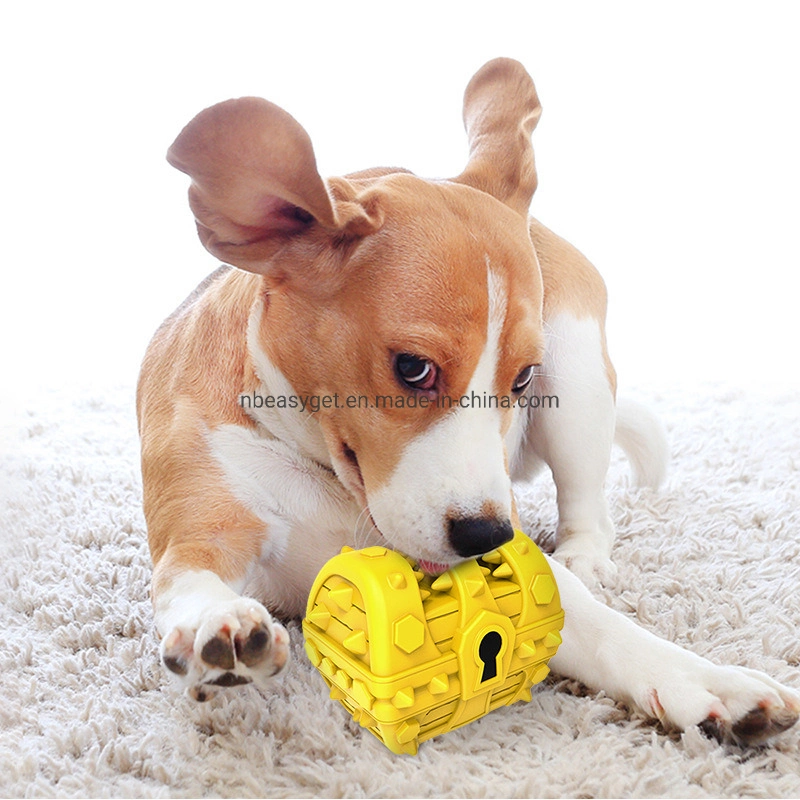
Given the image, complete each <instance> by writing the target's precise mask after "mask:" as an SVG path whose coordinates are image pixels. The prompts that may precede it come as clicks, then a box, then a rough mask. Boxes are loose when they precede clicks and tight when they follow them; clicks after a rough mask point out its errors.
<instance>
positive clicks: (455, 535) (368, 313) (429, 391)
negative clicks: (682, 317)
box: [169, 59, 543, 569]
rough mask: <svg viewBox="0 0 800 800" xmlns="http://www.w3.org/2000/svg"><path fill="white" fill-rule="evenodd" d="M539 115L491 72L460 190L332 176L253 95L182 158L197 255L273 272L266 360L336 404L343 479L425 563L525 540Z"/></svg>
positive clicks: (288, 123)
mask: <svg viewBox="0 0 800 800" xmlns="http://www.w3.org/2000/svg"><path fill="white" fill-rule="evenodd" d="M539 114H540V105H539V101H538V98H537V95H536V90H535V89H534V86H533V82H532V81H531V79H530V77H529V76H528V74H527V73H526V72H525V70H524V69H523V67H522V66H521V65H520V64H518V63H517V62H515V61H511V60H508V59H497V60H495V61H492V62H490V63H489V64H487V65H486V66H484V67H483V68H482V69H481V70H480V71H479V72H478V73H477V75H475V77H474V78H473V79H472V81H471V82H470V84H469V86H468V87H467V91H466V94H465V101H464V119H465V123H466V128H467V133H468V136H469V141H470V158H469V162H468V164H467V167H466V169H465V170H464V172H462V174H461V175H459V176H458V177H457V178H455V179H453V180H449V181H428V180H423V179H420V178H417V177H416V176H414V175H411V174H410V173H405V172H399V171H394V170H372V171H367V172H364V173H359V174H356V175H351V176H348V177H346V178H332V179H330V180H328V181H327V182H325V181H323V180H322V178H320V176H319V174H318V172H317V168H316V162H315V158H314V152H313V149H312V146H311V142H310V140H309V138H308V135H307V134H306V132H305V131H304V130H303V129H302V128H301V127H300V125H299V124H298V123H297V122H296V121H295V120H294V119H293V118H292V117H290V116H289V115H288V114H287V113H286V112H285V111H282V110H281V109H280V108H278V107H277V106H274V105H272V104H271V103H268V102H266V101H264V100H259V99H255V98H244V99H240V100H232V101H228V102H226V103H221V104H219V105H217V106H214V107H212V108H210V109H207V110H206V111H203V112H202V113H200V114H199V115H198V116H197V117H196V118H195V119H194V120H193V121H192V122H191V123H189V125H188V126H187V127H186V128H185V129H184V131H183V132H182V133H181V135H180V136H179V137H178V139H177V140H176V141H175V143H174V144H173V146H172V148H171V149H170V151H169V160H170V163H172V164H173V165H174V166H176V167H177V168H178V169H180V170H182V171H184V172H186V173H188V174H189V175H190V176H191V178H192V186H191V189H190V204H191V207H192V209H193V211H194V214H195V217H196V219H197V227H198V231H199V234H200V238H201V240H202V242H203V244H204V245H205V246H206V247H207V248H208V250H209V251H210V252H212V253H213V254H214V255H216V256H217V257H219V258H220V259H222V260H223V261H225V262H227V263H230V264H233V265H235V266H237V267H240V268H242V269H245V270H249V271H251V272H255V273H259V274H261V275H262V276H263V280H264V305H263V311H262V313H261V317H260V320H259V321H258V327H257V333H256V336H255V337H254V339H255V340H254V341H253V340H251V342H250V347H251V351H252V350H253V349H254V348H255V349H256V350H258V351H259V352H260V357H254V361H255V362H256V364H257V365H258V364H259V363H261V364H268V365H269V371H270V372H271V373H272V377H273V379H274V376H275V375H280V376H281V378H282V379H285V381H286V382H287V384H288V386H289V387H291V391H292V392H293V393H295V394H296V395H299V396H315V397H320V398H330V400H328V401H327V402H326V403H324V404H323V407H321V408H320V410H319V411H318V412H317V413H315V414H314V417H315V419H316V420H317V421H318V423H319V425H320V427H321V430H322V432H323V435H324V439H325V443H326V446H327V449H328V451H329V454H330V460H331V464H332V466H333V468H334V469H335V471H336V473H337V475H338V476H339V478H340V480H341V481H342V482H343V483H344V484H345V486H347V487H348V489H349V490H350V491H351V492H352V493H353V494H354V495H355V496H356V497H358V498H359V500H361V502H363V503H364V504H366V505H367V506H368V508H369V512H370V514H371V515H372V518H373V519H374V521H375V523H376V525H377V526H378V528H379V529H380V531H381V532H382V534H383V535H384V536H385V538H386V539H387V540H388V541H389V542H390V543H391V544H392V545H393V546H395V547H397V548H398V549H400V550H403V551H405V552H407V553H408V554H410V555H412V556H415V557H416V558H419V559H421V560H423V562H427V563H428V564H429V566H430V568H431V569H434V568H435V567H437V566H438V567H439V568H444V567H446V566H447V565H449V564H452V563H454V562H456V561H458V560H460V559H462V558H465V557H469V556H472V555H476V554H479V553H483V552H486V551H488V550H491V549H493V548H494V547H496V546H498V545H499V544H501V543H503V542H504V541H507V540H508V539H510V538H511V534H512V532H511V522H510V520H511V503H512V501H511V485H510V480H509V477H508V470H507V464H506V457H505V450H504V437H505V435H506V433H507V432H508V430H509V427H510V426H511V423H512V415H513V413H514V412H513V409H512V407H511V406H512V404H513V402H514V400H515V399H516V397H517V396H518V395H519V394H520V393H521V392H522V391H524V389H525V388H526V386H527V385H528V383H529V382H530V379H531V375H532V367H533V365H535V364H537V363H539V362H540V360H541V358H542V349H543V333H542V282H541V275H540V271H539V267H538V263H537V260H536V254H535V252H534V249H533V246H532V244H531V241H530V237H529V234H528V225H527V212H528V206H529V204H530V200H531V197H532V195H533V192H534V190H535V188H536V169H535V166H534V158H533V150H532V147H531V143H530V134H531V131H532V130H533V128H534V127H535V125H536V122H537V121H538V118H539ZM261 377H262V379H263V380H265V381H266V380H267V376H264V375H262V376H261ZM325 405H327V406H328V407H327V408H326V407H325ZM487 405H491V406H492V407H491V408H487V407H486V406H487ZM298 417H299V415H298ZM297 424H298V426H301V427H302V426H307V425H308V420H307V419H298V423H297Z"/></svg>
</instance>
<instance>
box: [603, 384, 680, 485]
mask: <svg viewBox="0 0 800 800" xmlns="http://www.w3.org/2000/svg"><path fill="white" fill-rule="evenodd" d="M614 441H615V442H616V443H617V444H618V445H619V446H620V447H621V448H622V449H623V450H624V451H625V455H626V456H627V457H628V460H629V461H630V462H631V468H632V470H633V480H634V483H635V484H636V485H637V486H646V487H649V488H651V489H657V488H658V487H659V486H660V485H661V484H662V483H663V482H664V478H665V477H666V474H667V461H668V459H669V445H668V444H667V434H666V431H665V430H664V426H663V425H662V424H661V421H660V420H659V419H658V417H656V415H655V414H653V412H652V411H650V409H648V408H646V407H645V406H643V405H641V404H639V403H635V402H634V401H632V400H617V425H616V428H615V430H614Z"/></svg>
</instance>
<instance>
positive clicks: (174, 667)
mask: <svg viewBox="0 0 800 800" xmlns="http://www.w3.org/2000/svg"><path fill="white" fill-rule="evenodd" d="M164 666H165V667H166V668H167V669H168V670H169V671H170V672H174V673H175V674H176V675H186V674H187V673H188V672H189V664H188V663H187V662H186V660H185V659H183V658H180V656H168V655H165V656H164Z"/></svg>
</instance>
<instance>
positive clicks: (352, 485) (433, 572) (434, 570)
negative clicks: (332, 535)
mask: <svg viewBox="0 0 800 800" xmlns="http://www.w3.org/2000/svg"><path fill="white" fill-rule="evenodd" d="M340 452H341V454H342V460H343V461H344V464H345V473H346V476H347V482H346V485H347V488H348V489H349V490H350V491H351V492H352V493H353V494H354V495H356V497H358V498H359V500H361V502H362V503H363V504H364V507H365V508H367V507H368V506H367V493H366V489H365V488H364V476H363V475H362V474H361V467H360V466H359V464H358V456H356V453H355V451H354V450H353V448H352V447H350V446H349V445H348V444H347V442H342V443H341V447H340ZM370 519H371V517H370ZM372 524H373V525H374V526H375V528H376V530H377V529H378V526H377V525H375V521H374V520H372ZM412 558H413V556H412ZM414 560H415V561H416V562H417V566H418V567H419V568H420V569H421V570H422V571H423V572H424V573H425V574H426V575H430V576H432V577H436V576H437V575H441V574H442V573H443V572H447V570H449V569H450V567H452V566H453V565H452V564H449V563H446V562H442V561H431V560H429V559H426V558H419V559H414Z"/></svg>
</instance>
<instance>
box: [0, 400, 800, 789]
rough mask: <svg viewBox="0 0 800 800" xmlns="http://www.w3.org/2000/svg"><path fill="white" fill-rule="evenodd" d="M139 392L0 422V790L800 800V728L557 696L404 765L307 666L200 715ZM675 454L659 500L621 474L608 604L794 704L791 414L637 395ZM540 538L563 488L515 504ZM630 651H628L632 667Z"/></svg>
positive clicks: (799, 417) (796, 524)
mask: <svg viewBox="0 0 800 800" xmlns="http://www.w3.org/2000/svg"><path fill="white" fill-rule="evenodd" d="M132 397H133V391H132V389H131V388H126V389H118V390H115V391H113V392H110V391H95V392H88V393H84V394H75V393H68V392H63V391H62V392H60V393H53V394H51V395H40V396H39V397H38V398H37V401H36V403H35V404H33V403H32V404H31V406H30V408H29V409H22V410H17V411H12V410H10V409H9V408H8V407H6V409H5V411H4V412H3V417H2V420H1V421H2V425H3V427H4V429H5V430H4V436H3V440H2V445H0V446H2V461H1V462H0V473H1V474H0V480H1V481H2V483H0V508H2V539H0V604H2V612H1V614H2V616H0V620H2V622H1V623H0V675H2V689H0V726H1V727H0V795H3V796H26V797H41V796H53V795H55V796H62V797H81V796H90V797H92V796H136V797H166V796H171V797H234V796H239V797H258V796H274V797H284V796H297V797H314V796H332V797H340V796H351V797H364V796H367V797H370V796H371V797H398V796H419V797H429V796H431V797H435V796H440V797H457V796H462V797H495V796H505V797H535V796H546V797H559V796H564V797H607V796H640V797H644V796H647V797H656V796H659V797H674V796H684V797H710V796H726V797H733V796H737V797H742V796H746V797H767V796H782V797H788V796H798V795H800V755H798V742H799V741H800V731H798V730H793V731H789V732H787V733H786V734H784V735H783V736H782V737H781V738H779V739H778V740H777V742H776V743H775V744H774V745H772V746H771V747H767V748H764V749H756V750H739V749H737V748H734V747H723V746H720V745H718V744H717V743H716V742H713V741H709V740H707V739H705V738H703V736H702V735H701V734H700V732H699V731H698V730H697V729H692V730H689V731H687V732H686V733H684V734H682V735H679V734H674V733H672V734H670V733H666V732H665V731H663V730H662V729H661V728H660V727H659V726H658V725H656V724H653V723H651V722H649V721H646V720H644V719H642V718H639V717H635V716H633V717H632V716H631V715H630V714H629V713H628V712H627V711H626V709H624V708H623V707H621V706H619V705H617V704H615V703H614V702H613V701H611V700H610V699H608V698H606V697H604V696H602V695H601V696H596V695H593V694H590V693H587V692H586V691H585V690H583V689H582V688H581V687H580V686H578V685H576V684H574V683H570V682H566V681H559V680H557V679H549V680H548V681H547V682H546V683H545V684H544V685H542V686H541V687H540V688H539V690H538V691H537V692H535V693H534V697H533V701H532V702H531V703H529V704H518V705H516V706H513V707H510V708H506V709H503V710H500V711H496V712H494V713H493V714H491V715H489V716H488V717H485V718H484V719H482V720H480V721H478V722H476V723H473V724H471V725H468V726H467V727H465V728H462V729H460V730H459V731H456V732H454V733H451V734H448V735H446V736H443V737H440V738H439V739H436V740H433V741H430V742H428V743H425V744H423V745H422V747H421V750H420V754H419V755H418V756H417V757H407V756H395V755H392V754H391V753H390V752H389V751H388V750H386V749H385V748H384V747H383V745H382V744H380V743H379V742H378V741H377V740H376V739H374V738H373V737H372V736H371V735H370V734H368V733H365V732H362V730H361V729H360V728H359V727H358V726H357V725H356V724H355V723H354V722H352V720H350V719H349V717H348V716H347V715H346V713H345V712H344V710H343V709H342V708H341V707H339V706H338V705H337V704H334V703H333V702H331V701H329V700H328V698H327V693H326V691H325V689H324V687H323V683H322V679H321V678H320V677H319V676H318V675H317V674H316V673H315V671H314V670H313V669H312V668H311V666H310V665H309V664H308V662H307V661H306V659H305V656H304V654H303V651H302V648H301V647H300V636H299V635H298V633H299V631H298V627H297V625H296V624H295V625H294V626H293V628H292V631H291V632H292V633H293V634H294V647H293V656H294V662H293V664H292V665H291V668H290V669H289V670H288V673H286V674H285V675H284V677H283V678H282V679H281V680H280V681H279V682H277V683H276V684H275V689H274V691H273V692H272V693H271V694H270V695H269V696H266V697H264V696H261V695H259V694H258V693H257V692H256V691H255V690H254V689H252V688H250V687H245V688H244V689H243V690H236V691H230V692H229V693H228V694H225V695H223V696H221V697H218V698H217V699H215V700H214V701H212V702H210V703H207V704H204V705H199V704H196V703H194V702H193V701H190V700H189V699H187V698H185V697H183V696H182V695H181V694H180V693H178V691H177V690H176V689H174V688H173V687H172V686H171V685H170V684H169V683H168V682H167V680H166V676H165V675H164V673H163V670H162V668H161V667H160V665H159V663H158V658H157V645H156V639H155V637H154V635H153V631H152V615H151V610H150V605H149V600H148V582H149V578H150V562H149V556H148V553H147V547H146V544H145V529H144V522H143V518H142V513H141V510H140V481H139V470H138V451H137V438H136V430H135V423H134V412H133V403H132ZM639 399H644V400H646V401H648V402H650V404H651V405H652V406H653V407H654V408H655V409H656V410H657V411H658V412H659V413H660V414H661V416H662V418H663V419H664V421H665V423H666V425H667V427H668V430H669V433H670V439H671V446H672V451H673V461H672V466H671V477H670V480H669V483H668V485H667V486H666V488H665V489H663V490H662V491H661V492H660V493H652V492H649V491H643V490H633V489H631V488H629V481H628V478H627V472H626V467H625V465H624V463H623V462H622V460H621V458H617V459H615V462H614V465H613V468H612V472H611V475H610V476H609V480H608V491H609V495H610V499H611V504H612V508H613V516H614V518H615V521H616V525H617V529H618V541H617V545H616V548H615V552H614V559H615V561H616V563H617V564H618V565H619V576H618V584H617V587H616V588H615V589H614V590H605V591H604V592H603V596H604V598H605V599H606V600H607V602H609V603H610V604H611V605H613V606H614V607H615V608H617V609H619V610H620V611H622V612H623V613H625V614H629V615H630V616H632V617H634V618H636V619H638V620H639V622H640V623H641V624H642V625H644V626H646V627H647V628H650V629H651V630H653V631H655V632H657V633H659V634H661V635H663V636H667V637H669V638H671V639H674V640H676V641H678V642H680V643H681V644H682V645H685V646H686V647H689V648H690V649H692V650H694V651H696V652H698V653H701V654H703V655H706V656H709V657H711V658H713V659H715V660H716V661H719V662H722V663H731V664H744V665H747V666H749V667H755V668H758V669H763V670H765V671H767V672H769V673H770V674H772V675H773V676H775V677H776V678H778V679H781V680H783V681H785V682H786V683H788V684H789V685H793V686H795V687H799V688H800V671H798V668H797V667H798V661H800V641H798V633H797V632H798V628H799V627H800V592H798V587H800V541H799V539H800V537H798V531H800V512H799V511H798V509H799V508H800V397H798V396H797V395H788V394H787V395H783V396H777V397H773V398H772V399H771V400H769V401H768V402H766V401H763V400H757V399H755V398H754V397H751V396H748V395H747V394H744V393H742V392H740V391H723V390H720V389H713V388H709V389H706V390H704V392H703V393H701V394H696V395H690V394H687V393H685V392H683V393H677V392H676V393H674V394H666V393H665V394H661V395H659V394H658V393H655V392H650V393H643V394H640V395H639ZM521 505H522V512H523V519H524V521H525V522H526V523H527V524H528V525H529V527H530V529H531V530H532V531H540V532H541V533H542V534H543V537H544V541H545V542H546V541H547V540H548V539H549V538H551V537H552V529H553V525H554V519H555V511H554V503H553V491H552V489H551V487H550V482H549V479H541V480H540V481H539V482H538V483H537V484H535V485H534V486H533V487H528V488H526V489H525V490H523V502H522V504H521ZM621 657H624V656H621Z"/></svg>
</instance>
